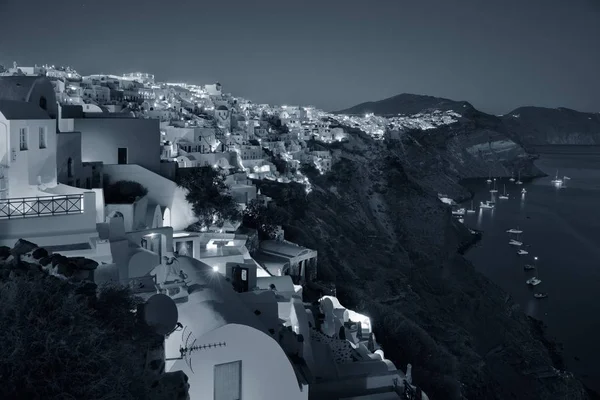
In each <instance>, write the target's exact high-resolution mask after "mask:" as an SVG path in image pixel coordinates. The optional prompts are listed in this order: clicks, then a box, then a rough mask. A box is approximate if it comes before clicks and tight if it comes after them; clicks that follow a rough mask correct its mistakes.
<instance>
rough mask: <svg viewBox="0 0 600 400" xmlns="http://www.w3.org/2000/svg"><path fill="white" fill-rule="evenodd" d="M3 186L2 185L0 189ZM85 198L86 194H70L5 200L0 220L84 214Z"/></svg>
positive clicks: (0, 206) (1, 203)
mask: <svg viewBox="0 0 600 400" xmlns="http://www.w3.org/2000/svg"><path fill="white" fill-rule="evenodd" d="M0 182H1V180H0ZM1 185H2V184H1V183H0V188H1ZM83 198H84V194H69V195H58V196H40V197H16V198H9V199H3V200H0V220H1V219H15V218H29V217H42V216H53V215H66V214H83V212H84V207H83Z"/></svg>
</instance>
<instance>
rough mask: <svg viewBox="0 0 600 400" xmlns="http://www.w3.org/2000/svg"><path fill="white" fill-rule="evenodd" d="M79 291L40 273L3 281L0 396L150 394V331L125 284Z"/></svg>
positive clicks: (0, 285)
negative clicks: (139, 318)
mask: <svg viewBox="0 0 600 400" xmlns="http://www.w3.org/2000/svg"><path fill="white" fill-rule="evenodd" d="M87 285H92V286H93V289H94V290H92V291H91V292H90V291H89V290H86V291H84V290H81V288H82V287H81V286H76V285H74V284H71V283H69V282H67V281H63V280H61V279H59V278H56V277H53V276H49V275H46V274H45V273H42V272H40V271H38V272H37V273H35V274H21V275H18V274H17V275H15V274H14V273H11V278H10V279H6V278H4V279H1V280H0V303H1V304H2V307H0V326H1V327H2V329H0V343H2V346H0V381H1V382H2V384H1V385H0V398H2V399H17V398H23V399H32V400H33V399H44V400H53V399H57V400H58V399H60V400H63V399H139V398H148V397H149V396H150V392H149V390H150V389H149V388H150V384H149V382H150V379H154V375H149V374H147V373H146V372H145V369H144V365H145V364H144V363H145V356H146V350H147V349H148V348H149V347H150V346H152V345H153V344H155V343H156V340H157V338H156V335H154V334H153V333H152V332H151V331H150V330H149V329H148V328H147V327H145V325H144V324H142V323H140V322H138V321H137V320H136V318H135V314H134V313H132V312H131V310H132V309H134V308H135V307H136V305H137V304H138V300H137V299H136V298H134V297H133V296H132V295H131V293H130V292H129V290H127V289H124V288H120V287H103V288H101V289H100V292H99V295H98V297H96V295H95V285H93V284H90V283H88V284H87Z"/></svg>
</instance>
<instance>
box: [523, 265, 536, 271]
mask: <svg viewBox="0 0 600 400" xmlns="http://www.w3.org/2000/svg"><path fill="white" fill-rule="evenodd" d="M523 268H525V271H531V270H532V269H535V265H531V264H525V266H524V267H523Z"/></svg>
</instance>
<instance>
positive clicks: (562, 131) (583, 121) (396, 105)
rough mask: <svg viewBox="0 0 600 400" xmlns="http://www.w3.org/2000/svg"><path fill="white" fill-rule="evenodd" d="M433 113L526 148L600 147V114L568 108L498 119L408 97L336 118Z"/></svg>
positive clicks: (456, 104)
mask: <svg viewBox="0 0 600 400" xmlns="http://www.w3.org/2000/svg"><path fill="white" fill-rule="evenodd" d="M433 110H439V111H454V112H456V113H458V114H461V115H462V116H463V121H464V120H478V121H479V122H480V123H481V124H482V125H485V126H486V127H488V128H490V129H492V130H494V131H497V132H500V133H501V134H503V135H505V136H507V137H510V138H511V139H512V140H513V141H515V142H517V143H519V144H520V145H523V146H525V147H531V146H540V145H553V144H573V145H600V113H585V112H579V111H575V110H570V109H568V108H543V107H520V108H517V109H515V110H513V111H511V112H510V113H508V114H506V115H503V116H502V117H495V116H492V115H489V114H485V113H483V112H481V111H478V110H477V109H475V108H474V107H473V106H472V105H471V104H470V103H468V102H466V101H454V100H449V99H444V98H439V97H433V96H422V95H415V94H407V93H404V94H400V95H397V96H393V97H390V98H387V99H384V100H379V101H371V102H366V103H362V104H358V105H356V106H354V107H351V108H348V109H346V110H342V111H337V112H335V114H348V115H363V114H367V113H374V114H375V115H380V116H388V117H389V116H396V115H415V114H419V113H429V112H432V111H433Z"/></svg>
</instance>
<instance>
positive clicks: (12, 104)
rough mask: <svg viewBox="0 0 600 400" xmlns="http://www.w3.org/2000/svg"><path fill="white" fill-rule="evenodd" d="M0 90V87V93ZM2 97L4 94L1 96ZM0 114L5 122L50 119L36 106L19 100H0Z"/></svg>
mask: <svg viewBox="0 0 600 400" xmlns="http://www.w3.org/2000/svg"><path fill="white" fill-rule="evenodd" d="M1 90H2V88H1V87H0V93H1ZM1 95H2V96H3V95H4V93H2V94H1ZM0 113H2V115H4V118H6V119H7V120H9V121H10V120H36V119H50V116H49V115H48V113H47V112H46V111H44V110H42V109H41V108H40V107H39V106H38V105H37V104H33V103H28V102H26V101H19V100H0Z"/></svg>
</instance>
